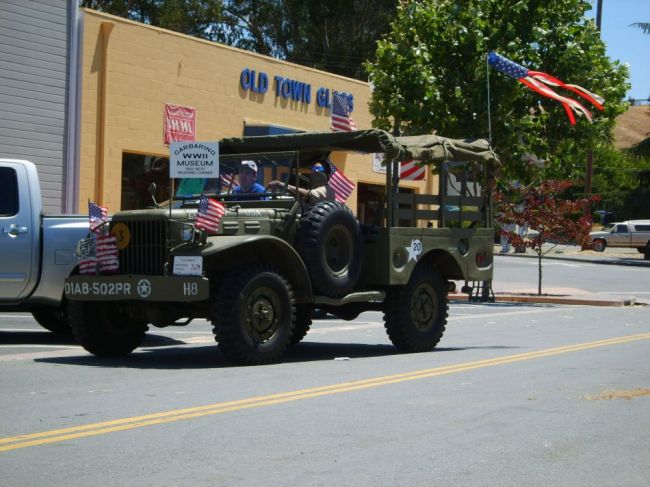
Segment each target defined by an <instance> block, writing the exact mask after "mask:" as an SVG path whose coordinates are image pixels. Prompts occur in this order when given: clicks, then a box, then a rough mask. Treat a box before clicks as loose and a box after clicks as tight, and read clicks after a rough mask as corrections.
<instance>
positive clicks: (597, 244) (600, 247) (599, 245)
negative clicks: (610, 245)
mask: <svg viewBox="0 0 650 487" xmlns="http://www.w3.org/2000/svg"><path fill="white" fill-rule="evenodd" d="M593 244H594V250H595V251H596V252H605V249H606V248H607V241H606V240H603V239H602V238H597V239H596V240H594V242H593Z"/></svg>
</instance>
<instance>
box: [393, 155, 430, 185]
mask: <svg viewBox="0 0 650 487" xmlns="http://www.w3.org/2000/svg"><path fill="white" fill-rule="evenodd" d="M426 172H427V171H426V166H420V165H419V164H418V161H416V160H414V159H412V160H410V161H406V162H400V167H399V177H400V179H404V180H405V181H422V180H423V179H424V176H425V175H426Z"/></svg>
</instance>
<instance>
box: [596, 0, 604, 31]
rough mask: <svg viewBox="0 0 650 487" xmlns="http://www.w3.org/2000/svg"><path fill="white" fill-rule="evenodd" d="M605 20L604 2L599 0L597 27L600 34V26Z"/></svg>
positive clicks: (597, 5)
mask: <svg viewBox="0 0 650 487" xmlns="http://www.w3.org/2000/svg"><path fill="white" fill-rule="evenodd" d="M602 20H603V0H598V3H597V4H596V27H597V28H598V32H600V26H601V25H602Z"/></svg>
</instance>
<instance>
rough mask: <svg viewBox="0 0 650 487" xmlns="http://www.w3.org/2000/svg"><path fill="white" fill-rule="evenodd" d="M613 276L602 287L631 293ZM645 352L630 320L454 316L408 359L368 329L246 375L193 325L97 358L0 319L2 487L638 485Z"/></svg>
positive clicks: (333, 324)
mask: <svg viewBox="0 0 650 487" xmlns="http://www.w3.org/2000/svg"><path fill="white" fill-rule="evenodd" d="M504 259H505V260H507V261H508V262H509V261H511V260H512V261H514V260H516V259H514V258H513V259H508V258H504ZM502 265H503V266H504V269H502V270H503V271H504V272H506V271H507V269H505V266H506V263H505V262H504V263H503V264H502ZM512 266H513V267H512V269H511V271H510V272H509V273H508V274H506V276H512V275H513V273H514V272H515V271H516V270H518V269H519V268H520V266H524V267H521V270H522V272H525V269H526V267H525V266H527V264H525V263H523V262H520V261H519V260H516V262H513V263H512ZM591 267H593V266H588V267H586V268H585V267H582V266H581V267H578V268H572V267H566V268H561V269H559V272H558V274H557V276H555V271H553V270H552V266H549V268H548V279H549V283H552V282H554V281H553V280H554V279H558V283H560V284H564V283H565V282H569V281H570V280H571V279H579V282H578V283H577V284H580V285H583V286H585V285H590V286H591V283H592V282H594V281H595V280H596V278H597V275H598V274H599V273H600V272H602V271H603V269H602V267H598V266H596V268H594V269H592V268H591ZM609 267H612V266H608V269H607V272H609V271H610V270H611V269H609ZM646 270H648V269H646ZM625 271H626V272H629V269H625ZM499 272H502V271H498V273H499ZM498 273H497V278H499V277H498V276H499V274H498ZM573 273H575V276H574V277H571V276H573V275H574V274H573ZM581 273H582V278H581V279H580V275H581ZM623 277H624V275H622V276H621V279H623V280H622V281H620V284H619V281H618V278H616V277H613V278H612V279H608V280H607V281H606V282H607V283H609V284H608V286H609V287H608V289H610V287H611V292H619V291H625V290H626V289H624V288H622V287H619V286H622V284H625V285H634V286H637V287H638V285H640V284H642V282H643V281H642V277H641V276H639V277H638V280H637V278H636V277H633V278H630V277H628V278H627V279H624V278H623ZM635 283H636V284H635ZM604 292H607V291H604ZM649 353H650V308H648V307H641V306H634V307H624V308H597V307H578V306H575V307H571V306H534V305H517V304H487V305H481V304H469V303H468V304H465V303H456V304H453V305H452V307H451V309H450V319H449V324H448V327H447V332H446V334H445V336H444V337H443V339H442V341H441V343H440V345H439V347H438V348H437V349H436V350H435V351H433V352H430V353H424V354H401V353H397V352H396V350H395V349H394V348H393V347H392V346H391V344H390V342H389V341H388V339H387V337H386V335H385V333H384V330H383V327H382V323H381V315H380V314H379V313H365V314H363V315H361V316H360V317H359V318H358V319H357V320H356V321H355V322H354V323H349V322H343V321H338V320H317V321H316V322H315V324H314V327H313V330H312V331H311V332H310V333H309V335H308V336H307V338H306V339H305V341H304V342H302V343H301V344H299V345H298V346H297V347H296V348H295V349H294V350H293V351H292V352H291V353H289V354H288V356H287V360H286V361H285V362H284V363H281V364H275V365H270V366H262V367H233V366H230V365H228V364H227V363H226V362H225V361H224V360H223V358H222V356H221V355H220V354H219V352H218V350H217V348H216V346H215V345H214V344H213V341H212V337H211V334H210V327H209V326H208V325H207V323H205V322H202V321H196V322H194V323H192V324H191V325H190V326H189V327H187V328H182V329H165V330H154V331H152V332H151V333H150V334H149V336H148V338H147V341H146V343H145V345H144V346H143V347H142V348H141V349H139V350H138V351H136V352H135V353H133V354H131V355H130V356H128V357H125V358H121V359H111V360H106V359H102V360H100V359H97V358H96V357H93V356H90V355H88V354H86V353H85V352H84V351H83V350H82V349H80V348H79V347H77V346H76V345H75V344H74V343H71V342H69V341H66V340H61V339H57V338H55V337H54V336H53V335H51V334H49V333H48V332H45V331H42V330H41V329H40V328H39V327H38V325H37V324H36V323H35V322H34V321H33V320H32V319H31V318H30V317H29V316H28V315H21V314H13V315H0V377H1V378H0V381H1V384H2V391H3V394H2V395H1V396H0V407H1V408H2V411H3V415H2V421H0V472H1V473H2V477H1V478H2V485H3V486H13V485H16V486H17V485H20V486H25V485H40V484H42V483H44V482H47V484H48V485H53V486H57V485H66V486H76V485H84V486H86V485H93V484H94V485H106V484H109V483H111V484H113V485H125V486H129V485H138V486H142V485H159V486H177V485H209V486H233V485H242V486H243V485H246V486H255V485H264V486H288V485H296V486H298V485H299V486H312V485H314V486H320V485H323V486H338V485H345V486H347V485H354V486H365V485H372V486H378V485H381V486H383V485H385V486H395V485H409V486H419V485H422V486H425V485H426V486H431V485H479V486H483V485H485V486H494V485H499V486H521V485H529V486H548V485H554V486H582V485H584V486H588V485H589V486H591V485H598V486H617V487H618V486H621V485H625V486H646V485H648V478H650V446H649V445H648V441H647V432H648V431H650V415H649V414H648V412H649V411H650V361H649V360H648V356H649Z"/></svg>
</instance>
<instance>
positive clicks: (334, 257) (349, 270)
mask: <svg viewBox="0 0 650 487" xmlns="http://www.w3.org/2000/svg"><path fill="white" fill-rule="evenodd" d="M296 247H297V248H298V252H299V253H300V255H301V257H302V259H303V261H304V262H305V265H306V266H307V270H308V271H309V274H310V276H311V279H312V286H313V289H314V294H322V295H324V296H329V297H331V298H338V297H341V296H344V295H345V294H347V293H348V292H350V291H351V290H352V288H353V287H354V285H355V284H356V282H357V280H358V279H359V275H360V274H361V264H362V241H361V230H360V228H359V222H358V221H357V219H356V218H355V216H354V214H353V213H352V211H351V210H350V209H349V208H348V207H347V206H345V205H343V204H341V203H338V202H334V201H323V202H320V203H318V204H316V205H314V206H313V207H312V208H310V209H309V210H307V212H305V214H304V215H303V216H302V218H301V219H300V227H299V230H298V235H297V238H296Z"/></svg>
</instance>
